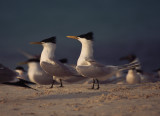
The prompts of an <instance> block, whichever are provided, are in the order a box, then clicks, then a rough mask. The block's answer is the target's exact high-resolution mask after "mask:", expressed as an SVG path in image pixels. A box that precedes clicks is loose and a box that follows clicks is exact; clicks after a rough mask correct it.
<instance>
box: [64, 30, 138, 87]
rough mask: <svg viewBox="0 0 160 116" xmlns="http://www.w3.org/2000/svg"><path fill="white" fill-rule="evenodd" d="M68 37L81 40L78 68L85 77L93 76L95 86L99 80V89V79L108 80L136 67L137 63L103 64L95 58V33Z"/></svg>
mask: <svg viewBox="0 0 160 116" xmlns="http://www.w3.org/2000/svg"><path fill="white" fill-rule="evenodd" d="M66 37H67V38H72V39H76V40H78V41H80V42H81V44H82V48H81V53H80V56H79V58H78V61H77V66H76V70H77V71H78V72H79V73H80V74H81V75H82V76H84V77H89V78H93V86H92V89H94V84H95V83H96V81H97V84H98V86H97V89H99V88H100V87H99V80H106V79H108V78H110V77H112V76H113V75H115V73H116V72H117V71H120V70H125V69H129V68H131V67H134V66H135V65H136V63H133V64H126V65H123V66H110V65H103V64H100V63H98V62H97V61H95V60H94V57H93V33H92V32H89V33H87V34H82V35H80V36H66Z"/></svg>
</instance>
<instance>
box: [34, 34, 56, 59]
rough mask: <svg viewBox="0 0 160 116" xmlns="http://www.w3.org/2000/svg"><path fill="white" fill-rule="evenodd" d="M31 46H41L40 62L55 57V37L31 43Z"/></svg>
mask: <svg viewBox="0 0 160 116" xmlns="http://www.w3.org/2000/svg"><path fill="white" fill-rule="evenodd" d="M31 44H41V45H42V46H43V51H42V53H41V61H46V60H48V59H52V58H53V57H55V56H54V54H55V49H56V37H50V38H47V39H44V40H42V41H40V42H31Z"/></svg>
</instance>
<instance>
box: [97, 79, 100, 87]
mask: <svg viewBox="0 0 160 116" xmlns="http://www.w3.org/2000/svg"><path fill="white" fill-rule="evenodd" d="M96 81H97V84H98V85H97V89H99V88H100V87H99V80H98V79H96Z"/></svg>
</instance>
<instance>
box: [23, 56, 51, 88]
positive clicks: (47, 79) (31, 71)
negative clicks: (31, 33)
mask: <svg viewBox="0 0 160 116" xmlns="http://www.w3.org/2000/svg"><path fill="white" fill-rule="evenodd" d="M20 64H27V65H28V78H29V80H30V81H31V82H34V83H36V84H40V85H49V84H53V83H54V80H53V78H52V76H50V75H49V74H47V73H46V72H44V71H43V69H42V68H41V67H40V60H39V58H31V59H29V60H27V61H26V62H21V63H20ZM52 87H53V86H51V88H52Z"/></svg>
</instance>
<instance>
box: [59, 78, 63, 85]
mask: <svg viewBox="0 0 160 116" xmlns="http://www.w3.org/2000/svg"><path fill="white" fill-rule="evenodd" d="M59 80H60V83H61V85H60V87H63V83H62V79H59Z"/></svg>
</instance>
